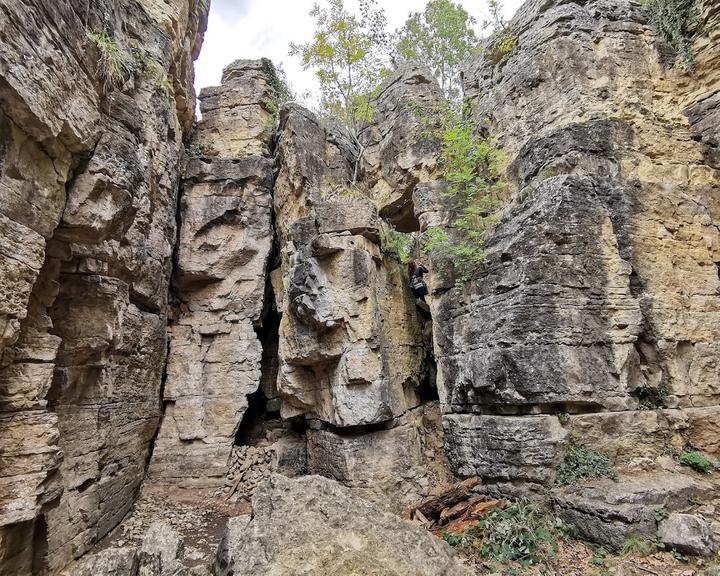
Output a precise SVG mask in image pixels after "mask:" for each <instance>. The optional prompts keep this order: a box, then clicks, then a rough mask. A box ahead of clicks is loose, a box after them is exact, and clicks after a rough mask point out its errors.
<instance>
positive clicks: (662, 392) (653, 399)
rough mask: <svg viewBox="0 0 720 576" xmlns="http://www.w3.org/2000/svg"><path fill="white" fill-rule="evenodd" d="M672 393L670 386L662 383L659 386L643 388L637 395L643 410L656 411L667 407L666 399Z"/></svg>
mask: <svg viewBox="0 0 720 576" xmlns="http://www.w3.org/2000/svg"><path fill="white" fill-rule="evenodd" d="M671 393H672V390H671V389H670V386H668V385H667V384H666V383H664V382H663V383H661V384H660V385H659V386H641V387H640V388H638V389H637V391H636V394H637V397H638V400H639V401H640V409H641V410H654V409H655V408H662V407H663V406H664V405H665V399H666V398H667V397H668V396H669V395H670V394H671Z"/></svg>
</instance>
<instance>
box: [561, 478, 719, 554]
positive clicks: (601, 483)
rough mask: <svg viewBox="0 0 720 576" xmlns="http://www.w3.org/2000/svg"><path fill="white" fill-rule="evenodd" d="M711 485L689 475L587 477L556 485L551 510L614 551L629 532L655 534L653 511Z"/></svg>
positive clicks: (694, 495)
mask: <svg viewBox="0 0 720 576" xmlns="http://www.w3.org/2000/svg"><path fill="white" fill-rule="evenodd" d="M713 490H714V488H713V486H712V485H711V484H709V483H705V482H701V481H698V480H696V479H694V478H692V477H690V476H685V475H680V474H672V473H665V474H646V475H642V476H637V477H633V478H620V480H619V481H618V482H613V481H612V480H591V481H587V482H585V483H583V484H581V485H580V486H568V487H562V488H555V489H553V491H552V502H553V505H554V507H555V510H556V513H557V514H558V515H559V516H560V517H561V518H563V520H565V521H566V522H568V523H569V524H572V525H573V526H574V527H575V528H576V530H577V533H578V535H579V536H580V537H582V538H584V539H586V540H589V541H591V542H596V543H598V544H601V545H603V546H605V547H607V548H609V549H612V550H616V551H617V550H621V549H622V547H623V544H624V542H625V540H626V539H627V538H629V537H631V536H645V537H648V538H651V537H654V536H655V535H656V533H657V520H656V510H658V509H660V508H663V509H666V510H673V509H675V508H677V507H679V506H683V505H684V504H685V503H686V502H687V501H688V499H690V498H698V497H704V496H708V495H710V494H712V492H713ZM676 515H677V514H675V513H673V514H671V517H672V516H676ZM681 516H682V515H681Z"/></svg>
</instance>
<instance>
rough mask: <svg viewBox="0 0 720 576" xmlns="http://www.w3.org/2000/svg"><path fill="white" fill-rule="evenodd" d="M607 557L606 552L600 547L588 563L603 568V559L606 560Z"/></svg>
mask: <svg viewBox="0 0 720 576" xmlns="http://www.w3.org/2000/svg"><path fill="white" fill-rule="evenodd" d="M607 555H608V552H607V550H605V548H603V547H602V546H600V547H599V548H598V549H597V550H595V553H594V554H593V557H592V558H591V559H590V563H591V564H594V565H595V566H605V559H606V558H607Z"/></svg>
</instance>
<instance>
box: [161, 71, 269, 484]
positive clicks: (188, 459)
mask: <svg viewBox="0 0 720 576" xmlns="http://www.w3.org/2000/svg"><path fill="white" fill-rule="evenodd" d="M275 81H276V79H275V72H274V70H273V68H272V64H270V62H269V61H267V60H252V61H246V60H238V61H237V62H234V63H233V64H231V65H230V66H228V67H227V68H225V70H224V72H223V77H222V85H221V86H219V87H214V88H207V89H203V91H202V92H201V93H200V109H201V112H202V120H201V121H200V123H199V125H198V127H197V129H196V131H195V132H194V134H193V137H192V140H191V142H190V145H189V150H190V151H191V154H193V156H194V157H190V158H188V160H187V162H186V164H185V169H184V172H183V183H182V189H181V197H180V206H179V214H178V218H179V222H180V231H179V237H178V246H177V253H176V259H175V269H174V276H173V293H174V295H175V297H176V299H177V302H176V303H175V306H174V308H175V313H174V316H173V318H172V320H171V324H170V328H169V334H170V347H169V358H168V364H167V373H166V379H165V386H164V389H163V401H164V405H165V413H164V416H163V421H162V426H161V427H160V431H159V433H158V437H157V440H156V442H155V448H154V451H153V457H152V460H151V463H150V468H149V477H150V478H151V479H152V480H153V481H162V482H171V483H177V484H179V485H180V486H183V487H199V488H209V487H218V486H220V485H221V484H222V483H223V482H224V480H225V475H226V473H227V471H228V468H229V466H230V454H231V451H232V447H233V445H234V442H235V435H236V433H237V430H238V427H239V425H240V422H241V420H242V417H243V415H244V413H245V410H246V409H247V407H248V400H247V396H248V395H250V394H252V393H254V392H255V391H256V390H257V389H258V386H259V385H260V377H261V370H260V363H261V356H262V347H261V343H260V341H259V339H258V336H257V334H256V331H255V329H256V328H259V327H260V326H261V324H262V321H263V309H264V306H265V298H264V297H265V285H266V276H267V272H268V270H267V268H268V261H269V259H270V255H271V251H272V246H273V229H272V215H271V211H272V199H271V192H272V184H273V161H272V159H271V158H270V157H269V154H270V152H269V150H270V146H271V140H272V135H273V131H274V118H273V115H272V112H271V110H272V109H273V106H274V105H275V103H274V101H275V87H274V82H275Z"/></svg>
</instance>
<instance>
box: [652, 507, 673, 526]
mask: <svg viewBox="0 0 720 576" xmlns="http://www.w3.org/2000/svg"><path fill="white" fill-rule="evenodd" d="M654 512H655V520H657V521H658V522H662V521H663V520H667V518H668V516H670V513H669V512H668V511H667V508H665V507H664V506H661V507H660V508H655V510H654Z"/></svg>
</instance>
